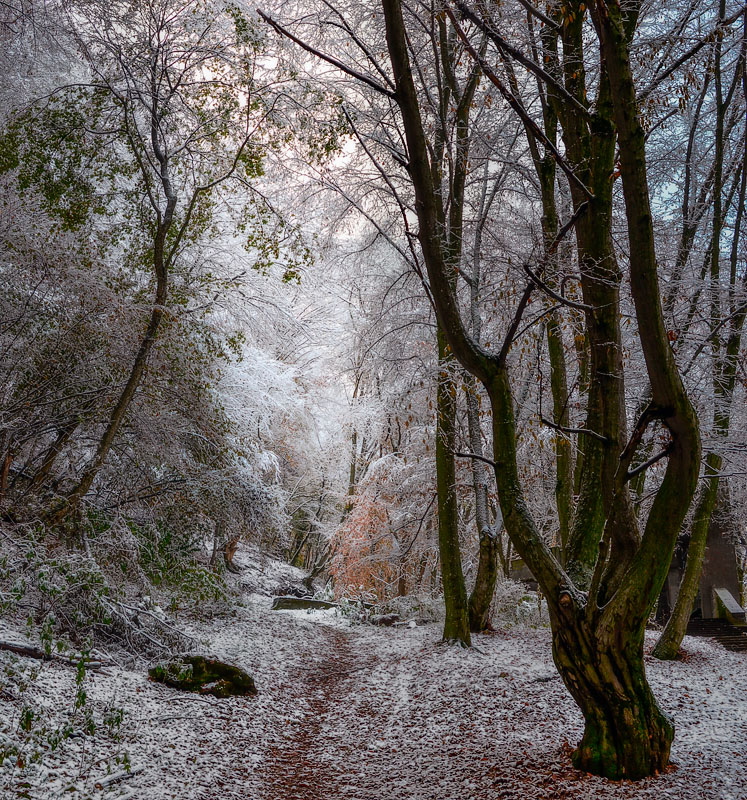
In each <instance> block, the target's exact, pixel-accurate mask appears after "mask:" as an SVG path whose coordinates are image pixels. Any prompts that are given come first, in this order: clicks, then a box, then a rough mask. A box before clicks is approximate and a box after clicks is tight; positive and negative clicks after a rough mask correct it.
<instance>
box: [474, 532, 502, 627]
mask: <svg viewBox="0 0 747 800" xmlns="http://www.w3.org/2000/svg"><path fill="white" fill-rule="evenodd" d="M499 549H500V542H499V540H498V536H497V534H496V532H495V531H494V530H491V531H487V532H485V533H484V534H483V535H481V536H480V555H479V560H478V562H477V575H476V576H475V585H474V587H473V589H472V592H471V594H470V596H469V607H468V612H469V629H470V630H471V631H472V632H473V633H482V632H483V631H487V630H490V627H491V625H490V605H491V603H492V602H493V594H494V593H495V584H496V581H497V580H498V551H499Z"/></svg>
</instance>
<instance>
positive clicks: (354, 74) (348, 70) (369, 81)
mask: <svg viewBox="0 0 747 800" xmlns="http://www.w3.org/2000/svg"><path fill="white" fill-rule="evenodd" d="M257 13H258V14H259V16H260V17H262V19H263V20H264V21H265V22H266V23H267V24H268V25H269V26H270V27H272V28H274V30H275V31H277V33H279V34H280V35H281V36H285V37H286V38H287V39H290V40H291V41H292V42H295V44H297V45H298V46H299V47H302V48H303V49H304V50H306V52H307V53H311V54H312V55H313V56H316V57H317V58H320V59H321V60H322V61H326V62H327V63H328V64H331V65H332V66H333V67H336V68H337V69H339V70H341V71H342V72H344V73H345V74H346V75H350V77H351V78H355V79H356V80H358V81H361V82H362V83H365V84H366V85H367V86H370V87H371V88H372V89H375V90H376V91H377V92H379V94H383V95H384V96H385V97H388V98H389V99H390V100H394V99H396V95H395V93H394V92H393V91H392V90H391V89H387V88H386V86H382V85H381V84H380V83H379V82H378V81H375V80H374V79H373V78H370V77H369V76H368V75H364V74H363V73H362V72H358V70H355V69H353V68H352V67H349V66H347V64H343V62H342V61H339V60H338V59H336V58H334V57H333V56H328V55H327V54H326V53H322V52H321V50H317V49H316V48H314V47H312V46H311V45H310V44H307V43H306V42H304V41H303V40H302V39H299V38H298V37H297V36H294V35H293V34H292V33H291V32H290V31H289V30H288V29H287V28H284V27H283V26H282V25H281V24H280V23H279V22H276V21H275V20H274V19H273V18H272V17H270V16H268V15H267V14H265V13H264V11H262V10H261V9H259V8H258V9H257Z"/></svg>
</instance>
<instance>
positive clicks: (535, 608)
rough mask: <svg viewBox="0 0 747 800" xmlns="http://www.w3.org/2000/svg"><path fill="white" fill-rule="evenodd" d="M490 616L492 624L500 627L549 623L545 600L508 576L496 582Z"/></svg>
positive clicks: (540, 625) (539, 626) (544, 625)
mask: <svg viewBox="0 0 747 800" xmlns="http://www.w3.org/2000/svg"><path fill="white" fill-rule="evenodd" d="M490 616H491V619H492V621H493V624H494V625H497V626H502V627H511V626H513V625H527V626H529V627H531V628H544V627H547V626H549V624H550V618H549V616H548V613H547V601H546V600H545V599H544V598H542V597H541V596H540V595H539V594H538V593H537V592H534V591H531V590H530V589H527V587H526V586H525V585H524V584H523V583H520V582H519V581H514V580H511V579H510V578H504V579H503V580H499V581H498V583H497V584H496V587H495V593H494V594H493V602H492V604H491V607H490Z"/></svg>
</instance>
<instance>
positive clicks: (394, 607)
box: [376, 594, 446, 623]
mask: <svg viewBox="0 0 747 800" xmlns="http://www.w3.org/2000/svg"><path fill="white" fill-rule="evenodd" d="M376 613H377V614H397V615H398V616H399V618H400V619H402V620H410V619H414V620H417V621H418V622H423V623H426V622H442V621H443V619H444V617H445V615H446V610H445V607H444V601H443V598H442V597H437V598H434V597H427V596H422V595H414V594H410V595H405V596H404V597H392V598H391V599H390V600H387V601H385V602H384V603H379V605H377V606H376Z"/></svg>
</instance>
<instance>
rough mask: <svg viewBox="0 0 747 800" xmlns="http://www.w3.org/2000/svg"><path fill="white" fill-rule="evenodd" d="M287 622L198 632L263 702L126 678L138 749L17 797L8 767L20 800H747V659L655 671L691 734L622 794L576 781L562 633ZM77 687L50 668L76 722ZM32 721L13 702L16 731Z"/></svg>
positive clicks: (702, 646) (77, 764) (97, 757)
mask: <svg viewBox="0 0 747 800" xmlns="http://www.w3.org/2000/svg"><path fill="white" fill-rule="evenodd" d="M270 605H271V599H270V597H268V596H263V595H259V594H247V595H246V597H245V602H244V604H243V605H242V606H241V607H240V608H239V609H238V610H237V614H236V616H235V617H231V618H228V619H220V620H213V621H212V622H210V623H200V624H197V623H195V624H194V625H193V629H192V631H191V632H192V634H193V635H195V636H197V637H198V638H199V639H201V640H203V642H204V644H205V646H206V647H209V649H210V651H212V652H214V653H216V654H217V655H219V656H221V657H223V658H226V659H227V660H230V661H233V662H235V663H237V664H239V665H240V666H242V667H244V668H245V669H247V670H248V671H249V672H250V673H252V674H253V675H254V677H255V681H256V683H257V687H258V690H259V693H258V694H257V696H256V697H248V698H230V699H224V700H218V699H215V698H211V697H203V696H196V695H190V694H185V693H181V692H178V691H175V690H172V689H170V688H167V687H165V686H162V685H160V684H156V683H152V682H150V681H149V680H148V679H147V676H146V674H145V673H144V671H137V670H127V669H120V668H118V667H106V668H104V669H102V670H100V671H98V672H92V673H90V674H89V675H88V676H87V678H86V688H87V692H88V697H89V703H93V704H98V705H99V706H103V705H104V704H110V705H114V706H116V707H118V708H122V709H124V712H125V717H124V722H123V723H122V726H121V728H120V731H119V732H120V738H121V740H120V741H119V742H115V741H113V740H111V739H109V738H107V737H105V736H103V735H101V736H100V735H99V734H98V733H97V734H96V735H94V736H84V737H80V738H76V739H74V740H72V741H70V742H67V743H66V746H65V747H61V748H59V749H58V750H57V751H55V753H51V754H47V756H46V757H45V759H44V760H43V762H42V763H41V764H40V765H39V768H38V769H37V770H36V771H35V772H30V773H29V772H28V771H27V773H26V781H25V785H21V784H20V783H19V784H17V785H13V782H12V774H11V773H12V770H13V767H12V765H9V764H8V762H6V766H5V767H4V768H3V769H2V770H0V786H5V790H4V791H5V792H6V793H3V792H0V794H2V797H3V800H5V798H6V797H7V798H11V797H28V798H33V800H56V798H62V797H65V798H94V799H95V800H99V798H112V800H114V799H115V798H118V800H125V798H127V800H166V798H175V799H176V798H178V799H179V800H457V799H458V800H494V799H495V800H514V799H515V800H535V799H536V800H545V799H547V800H550V799H551V798H579V800H581V799H583V800H587V799H588V800H597V798H613V797H614V798H623V799H625V798H636V799H638V798H657V800H658V799H660V798H677V800H747V656H745V655H740V654H735V653H729V652H727V651H725V650H723V649H722V648H721V647H720V646H719V645H715V644H712V643H710V642H707V641H703V640H694V639H690V638H688V639H686V641H685V651H686V654H687V656H686V659H685V660H683V661H678V662H674V663H661V662H658V661H656V660H654V659H652V658H651V657H650V656H647V657H646V663H647V669H648V674H649V678H650V681H651V683H652V685H653V687H654V691H655V693H656V695H657V697H658V698H659V699H660V702H661V704H662V706H663V707H664V708H665V709H666V710H667V711H668V712H669V713H671V715H672V716H673V717H674V719H675V723H676V728H677V733H676V740H675V743H674V747H673V750H672V758H673V762H674V763H673V766H672V767H671V768H670V769H669V771H668V772H667V774H665V775H662V776H659V777H657V778H652V779H649V780H645V781H641V782H639V783H636V784H632V783H629V782H623V783H622V784H613V783H609V782H606V781H603V780H601V779H598V778H594V777H590V776H587V775H584V774H582V773H579V772H577V771H576V770H574V769H573V768H572V766H571V764H570V752H571V749H572V745H573V744H574V743H575V742H577V741H578V739H579V738H580V735H581V732H582V724H581V716H580V714H579V712H578V710H577V709H576V706H575V705H574V703H573V701H572V700H571V698H570V696H569V695H568V693H567V692H566V690H565V689H564V687H563V685H562V683H561V681H560V679H559V678H558V677H557V675H556V673H555V670H554V668H553V665H552V660H551V655H550V637H549V631H548V630H545V629H531V628H526V627H520V626H517V627H513V628H511V629H508V630H505V631H500V632H498V633H495V634H491V635H486V636H478V637H476V642H475V644H476V646H475V647H473V648H472V649H470V650H463V649H459V648H454V647H449V646H446V645H443V644H440V643H439V633H440V629H439V626H438V625H437V624H430V625H422V626H417V627H414V628H411V627H407V626H402V627H398V628H394V629H392V628H386V629H381V628H374V627H371V626H366V625H351V624H350V623H349V622H348V621H347V620H345V619H342V618H340V617H336V616H334V613H333V612H313V613H308V612H278V611H271V610H270ZM652 644H653V639H651V640H650V641H647V649H650V647H651V646H652ZM2 655H3V656H5V655H6V654H2ZM22 661H23V659H22ZM74 678H75V670H74V669H72V668H71V667H68V666H66V665H62V664H56V663H45V664H44V666H43V668H42V669H41V673H40V674H39V676H38V677H37V679H36V681H35V684H34V692H35V693H36V695H37V699H38V700H39V701H40V702H45V700H46V702H48V703H51V704H63V705H64V702H65V700H64V699H63V698H69V697H71V696H74ZM15 713H17V709H15V708H14V707H13V705H12V702H11V700H10V699H8V698H7V697H3V696H0V715H5V717H6V718H7V717H8V716H9V715H13V714H15ZM125 751H126V752H127V754H128V758H129V761H130V763H131V774H127V773H120V774H119V775H117V773H118V770H121V768H115V769H114V773H115V777H121V778H122V779H121V780H120V781H118V782H113V783H109V784H108V785H107V783H106V781H107V780H109V779H110V778H111V776H107V769H106V766H105V765H106V764H107V763H113V762H112V760H111V759H112V757H113V756H115V755H117V754H119V755H120V756H121V755H123V754H124V752H125ZM9 770H10V771H9Z"/></svg>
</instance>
